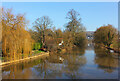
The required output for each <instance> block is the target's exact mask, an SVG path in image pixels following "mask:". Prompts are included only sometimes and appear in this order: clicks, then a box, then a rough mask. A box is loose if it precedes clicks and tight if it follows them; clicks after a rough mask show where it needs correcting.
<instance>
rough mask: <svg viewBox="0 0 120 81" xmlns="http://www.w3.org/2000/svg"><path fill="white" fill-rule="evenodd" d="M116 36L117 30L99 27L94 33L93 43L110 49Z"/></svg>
mask: <svg viewBox="0 0 120 81" xmlns="http://www.w3.org/2000/svg"><path fill="white" fill-rule="evenodd" d="M116 35H117V30H116V29H115V28H114V27H113V26H112V25H109V24H108V25H107V26H101V27H100V28H98V29H97V30H96V31H95V33H94V42H95V43H97V44H102V45H104V46H107V47H110V46H111V44H113V39H114V38H115V37H116Z"/></svg>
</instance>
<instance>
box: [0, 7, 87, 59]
mask: <svg viewBox="0 0 120 81" xmlns="http://www.w3.org/2000/svg"><path fill="white" fill-rule="evenodd" d="M66 19H67V20H68V22H66V24H65V30H63V31H62V30H61V29H56V27H55V26H54V25H53V23H52V21H51V19H50V18H49V17H48V16H42V17H40V18H38V19H36V20H35V22H33V28H32V29H29V30H28V28H27V24H28V21H27V20H26V18H25V15H23V14H17V15H15V14H13V12H12V9H4V8H2V20H1V22H0V23H1V24H2V56H3V57H10V59H11V60H15V59H20V58H25V57H28V56H30V55H31V54H32V50H40V49H41V48H46V49H47V50H49V51H55V50H56V49H58V48H60V47H62V48H68V49H69V48H73V47H76V46H78V47H84V46H85V44H86V33H85V32H86V30H85V27H84V26H83V25H82V24H81V18H80V14H79V13H78V12H76V11H75V10H73V9H72V10H70V11H69V12H68V13H67V16H66ZM61 42H62V43H61ZM60 43H61V44H60Z"/></svg>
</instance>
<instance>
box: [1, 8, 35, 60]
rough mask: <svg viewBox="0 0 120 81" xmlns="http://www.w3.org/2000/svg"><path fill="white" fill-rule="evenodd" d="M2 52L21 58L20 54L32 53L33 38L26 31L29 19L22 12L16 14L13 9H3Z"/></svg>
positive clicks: (5, 54) (4, 54)
mask: <svg viewBox="0 0 120 81" xmlns="http://www.w3.org/2000/svg"><path fill="white" fill-rule="evenodd" d="M0 23H2V54H3V56H8V54H10V57H11V59H12V58H14V59H17V58H18V59H19V58H20V57H19V56H20V54H22V53H23V54H24V53H26V54H29V53H31V45H32V42H33V40H32V39H31V36H30V34H29V33H28V31H26V25H27V21H26V19H25V16H24V15H22V14H18V15H14V14H13V13H12V9H7V10H5V9H4V8H3V9H2V20H1V22H0Z"/></svg>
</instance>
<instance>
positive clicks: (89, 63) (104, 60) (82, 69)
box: [2, 46, 118, 79]
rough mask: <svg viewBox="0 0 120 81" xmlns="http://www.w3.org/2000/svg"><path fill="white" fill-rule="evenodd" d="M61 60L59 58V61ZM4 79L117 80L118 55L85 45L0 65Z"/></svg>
mask: <svg viewBox="0 0 120 81" xmlns="http://www.w3.org/2000/svg"><path fill="white" fill-rule="evenodd" d="M60 59H62V60H60ZM2 78H3V79H118V58H116V56H115V55H114V53H110V52H109V51H108V50H106V49H102V48H97V47H93V46H88V47H87V48H85V49H81V48H75V49H73V50H70V51H68V52H66V53H64V54H51V55H50V56H49V57H42V58H37V59H34V60H30V61H25V62H22V63H17V64H12V65H8V66H6V67H4V68H2Z"/></svg>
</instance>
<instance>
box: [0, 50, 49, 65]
mask: <svg viewBox="0 0 120 81" xmlns="http://www.w3.org/2000/svg"><path fill="white" fill-rule="evenodd" d="M43 56H49V52H41V53H40V54H38V55H35V56H31V57H27V58H24V59H19V60H13V61H9V62H1V63H0V66H2V67H3V66H5V65H8V64H12V63H19V62H22V61H26V60H31V59H35V58H38V57H43Z"/></svg>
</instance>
